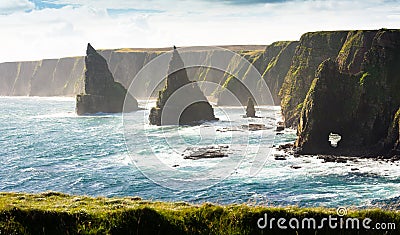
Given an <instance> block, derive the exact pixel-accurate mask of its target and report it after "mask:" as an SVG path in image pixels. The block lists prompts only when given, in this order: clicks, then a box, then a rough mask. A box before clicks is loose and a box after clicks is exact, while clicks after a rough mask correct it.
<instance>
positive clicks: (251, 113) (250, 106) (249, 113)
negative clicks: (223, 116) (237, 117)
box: [246, 97, 256, 117]
mask: <svg viewBox="0 0 400 235" xmlns="http://www.w3.org/2000/svg"><path fill="white" fill-rule="evenodd" d="M246 117H256V109H255V108H254V102H253V99H252V98H250V97H249V99H248V100H247V107H246Z"/></svg>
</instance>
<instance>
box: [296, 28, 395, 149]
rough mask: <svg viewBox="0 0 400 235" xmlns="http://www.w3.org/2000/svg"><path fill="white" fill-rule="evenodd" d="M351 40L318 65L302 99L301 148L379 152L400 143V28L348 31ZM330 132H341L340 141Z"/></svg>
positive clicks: (297, 143)
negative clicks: (335, 143)
mask: <svg viewBox="0 0 400 235" xmlns="http://www.w3.org/2000/svg"><path fill="white" fill-rule="evenodd" d="M347 40H348V41H346V43H344V46H343V48H342V50H341V53H339V55H338V57H337V58H336V60H332V59H330V60H326V61H324V62H323V63H322V64H321V65H320V66H319V69H318V70H317V73H316V78H315V79H314V80H313V82H312V85H311V87H310V89H309V91H308V94H307V97H306V98H305V100H304V103H303V105H302V106H303V107H302V111H301V116H300V123H299V126H298V134H299V137H298V140H297V142H296V145H297V146H298V147H300V148H301V149H302V150H301V152H302V153H307V154H313V153H328V154H344V155H367V156H368V155H372V156H376V155H378V154H386V153H388V152H391V150H392V149H394V150H396V149H398V143H399V136H398V134H399V133H398V110H399V107H400V92H399V91H400V30H380V31H356V32H349V36H348V37H347ZM357 45H358V46H357ZM362 52H364V53H362ZM361 54H363V55H361ZM396 112H397V113H396ZM396 118H397V119H396ZM330 133H337V134H339V135H340V136H341V140H340V142H339V143H338V146H337V147H331V146H330V145H329V142H328V136H329V134H330Z"/></svg>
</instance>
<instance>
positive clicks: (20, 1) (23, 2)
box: [0, 0, 35, 15]
mask: <svg viewBox="0 0 400 235" xmlns="http://www.w3.org/2000/svg"><path fill="white" fill-rule="evenodd" d="M34 8H35V4H34V3H32V2H30V1H28V0H6V1H1V2H0V14H1V15H7V14H12V13H15V12H20V11H30V10H32V9H34Z"/></svg>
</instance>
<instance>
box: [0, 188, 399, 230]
mask: <svg viewBox="0 0 400 235" xmlns="http://www.w3.org/2000/svg"><path fill="white" fill-rule="evenodd" d="M265 214H267V215H268V218H272V217H274V218H280V217H282V218H286V219H288V220H289V219H290V218H298V219H299V220H300V221H301V219H303V218H314V219H316V220H317V221H319V220H320V219H322V218H325V217H328V216H329V215H331V216H337V215H336V209H328V208H298V207H264V206H250V205H244V204H240V205H224V206H223V205H214V204H210V203H205V204H201V205H194V204H188V203H185V202H153V201H145V200H141V199H140V198H137V197H124V198H104V197H97V198H94V197H88V196H71V195H66V194H62V193H55V192H47V193H41V194H24V193H0V234H264V233H266V232H267V233H268V234H295V231H298V234H315V231H314V230H313V229H310V230H298V229H297V230H296V229H295V230H293V229H292V230H279V229H278V228H277V227H276V225H275V227H273V228H272V229H268V231H265V229H264V230H262V229H260V228H258V226H257V222H258V220H259V219H260V218H262V217H264V216H265ZM348 216H349V217H354V218H360V219H363V218H371V220H372V221H373V222H391V223H395V224H396V225H397V226H400V212H395V211H384V210H380V209H370V210H355V209H354V210H353V209H352V210H349V211H348ZM344 218H345V217H344ZM373 222H372V223H371V225H372V224H373ZM319 231H321V232H322V233H321V234H337V232H338V231H337V230H329V229H322V230H319ZM397 231H398V230H397ZM340 232H342V233H341V234H354V230H345V231H340ZM318 234H320V233H318ZM368 234H385V233H384V232H382V231H376V230H372V233H368ZM387 234H396V233H390V231H389V233H387Z"/></svg>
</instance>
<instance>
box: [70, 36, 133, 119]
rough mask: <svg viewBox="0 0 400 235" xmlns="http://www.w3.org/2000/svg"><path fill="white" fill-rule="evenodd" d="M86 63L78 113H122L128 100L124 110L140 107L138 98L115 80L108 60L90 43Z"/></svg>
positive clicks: (78, 102) (128, 110)
mask: <svg viewBox="0 0 400 235" xmlns="http://www.w3.org/2000/svg"><path fill="white" fill-rule="evenodd" d="M85 65H86V71H85V79H84V84H85V88H84V93H83V94H79V95H77V96H76V113H77V114H78V115H83V114H93V113H120V112H122V111H123V107H124V102H128V103H127V105H126V106H125V108H126V110H124V111H126V112H130V111H134V110H137V109H138V103H137V101H136V99H135V98H133V97H132V96H131V95H130V94H129V93H127V90H126V89H125V88H124V87H123V86H122V85H121V84H120V83H118V82H115V81H114V78H113V75H112V74H111V72H110V70H109V68H108V65H107V62H106V60H105V59H104V58H103V57H102V56H101V55H100V54H99V53H97V51H96V50H95V49H94V48H93V47H92V46H91V45H90V44H88V46H87V49H86V57H85ZM125 98H126V101H125Z"/></svg>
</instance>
